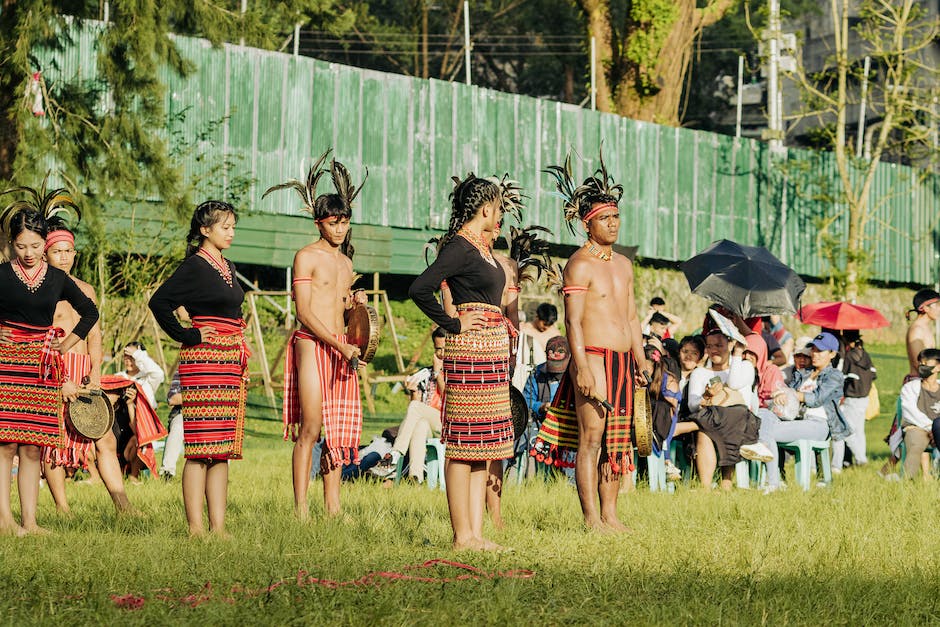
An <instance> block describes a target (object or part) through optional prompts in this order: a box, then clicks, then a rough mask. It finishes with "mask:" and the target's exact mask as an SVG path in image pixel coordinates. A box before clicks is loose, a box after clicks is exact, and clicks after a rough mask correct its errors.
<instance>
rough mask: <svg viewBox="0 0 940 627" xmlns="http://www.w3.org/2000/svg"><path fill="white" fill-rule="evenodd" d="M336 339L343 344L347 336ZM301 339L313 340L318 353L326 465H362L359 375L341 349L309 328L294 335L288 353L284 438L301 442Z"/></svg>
mask: <svg viewBox="0 0 940 627" xmlns="http://www.w3.org/2000/svg"><path fill="white" fill-rule="evenodd" d="M335 337H336V339H338V340H339V341H340V342H345V341H346V336H345V335H337V336H335ZM298 340H310V341H311V342H313V346H314V350H315V351H316V359H317V378H318V379H319V380H320V394H321V396H320V398H321V405H320V407H321V411H320V413H321V417H322V419H323V422H322V424H323V431H324V433H325V434H326V448H325V450H324V454H325V456H324V458H323V459H324V460H325V464H324V465H325V467H326V468H328V469H331V470H332V469H333V468H337V467H340V466H342V465H344V464H351V463H354V462H355V463H358V461H359V441H360V440H361V439H362V400H361V399H360V398H359V376H358V374H357V373H356V371H355V370H354V369H353V368H352V367H351V366H350V364H349V362H348V361H347V360H346V359H345V358H344V357H343V355H342V354H341V353H340V352H339V351H338V350H336V349H335V348H333V347H332V346H330V345H328V344H324V343H323V342H321V341H320V340H318V339H317V338H316V337H315V336H314V335H313V334H312V333H311V332H310V331H308V330H307V329H300V330H299V331H295V332H294V334H293V335H292V336H291V337H290V340H288V342H287V350H286V351H285V353H284V413H283V415H284V439H285V440H286V439H288V438H292V439H293V440H294V441H295V442H296V441H297V434H298V433H299V430H300V426H301V420H302V416H301V411H300V410H301V407H300V389H299V386H300V379H299V377H298V374H297V363H296V361H295V357H294V355H295V352H294V351H295V350H296V349H295V347H294V345H295V344H296V342H297V341H298Z"/></svg>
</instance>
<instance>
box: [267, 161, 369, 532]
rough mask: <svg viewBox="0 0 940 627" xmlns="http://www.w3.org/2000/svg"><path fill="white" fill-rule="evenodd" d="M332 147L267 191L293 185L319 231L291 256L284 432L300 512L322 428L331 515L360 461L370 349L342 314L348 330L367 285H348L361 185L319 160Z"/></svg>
mask: <svg viewBox="0 0 940 627" xmlns="http://www.w3.org/2000/svg"><path fill="white" fill-rule="evenodd" d="M329 153H330V150H327V151H326V152H325V153H324V154H323V155H322V156H321V157H320V158H319V159H318V160H317V162H316V163H315V164H314V165H313V167H311V168H310V170H309V171H308V173H307V178H306V180H305V181H304V182H301V181H296V180H291V181H288V182H286V183H283V184H281V185H276V186H274V187H272V188H270V189H268V190H267V191H266V192H265V196H267V195H268V194H269V193H271V192H272V191H275V190H280V189H293V190H295V191H296V192H297V193H298V195H299V196H300V198H301V202H302V203H303V206H302V210H303V211H305V212H307V213H310V214H312V215H313V217H314V219H315V220H316V225H317V230H318V231H319V234H320V238H319V239H318V240H317V241H315V242H313V243H311V244H308V245H307V246H305V247H303V248H301V249H300V250H299V251H297V254H296V255H295V256H294V272H293V274H294V280H293V285H292V290H293V297H294V302H295V305H296V308H297V320H298V321H299V322H300V324H301V328H300V329H299V330H298V331H296V332H294V334H293V335H292V336H291V338H290V340H289V341H288V344H287V350H286V352H285V364H284V372H285V376H284V410H283V411H284V439H287V438H289V437H291V438H293V440H294V442H295V444H294V451H293V458H292V469H293V484H294V511H295V513H296V515H297V517H298V518H300V519H301V520H307V519H308V518H309V515H310V506H309V504H308V501H307V490H308V488H309V485H310V466H311V463H312V454H313V447H314V445H315V444H316V442H317V440H318V439H319V438H320V433H321V431H324V432H325V436H326V446H325V449H324V454H323V456H322V457H321V463H320V472H321V475H322V477H323V501H324V507H325V510H326V513H327V514H329V515H336V514H338V513H339V512H340V478H341V474H342V468H343V464H349V463H352V462H355V461H358V457H359V440H360V439H361V437H362V405H361V402H360V399H359V379H358V376H357V372H356V371H357V368H358V364H359V360H360V358H363V360H368V359H369V358H370V357H371V355H365V354H363V352H362V351H363V349H364V348H366V347H360V346H357V345H356V344H354V343H353V342H352V338H350V337H349V336H348V335H347V334H346V333H345V331H346V327H347V322H349V323H350V328H349V331H350V333H351V332H352V331H353V325H352V324H351V323H352V322H353V321H354V320H355V319H358V316H357V314H361V313H362V312H364V311H365V307H364V303H365V293H364V292H363V291H361V290H359V291H356V292H355V293H353V292H352V284H353V282H354V278H355V275H354V274H353V266H352V256H353V247H352V245H351V244H350V243H349V239H350V229H349V221H350V218H351V217H352V204H353V201H354V200H355V198H356V196H357V195H358V194H359V191H360V190H361V189H362V185H360V186H359V187H358V188H357V187H355V186H354V185H353V183H352V181H351V179H350V176H349V172H348V171H347V170H346V168H345V166H343V164H342V163H340V162H338V161H336V160H335V159H333V160H332V161H331V163H330V167H329V168H328V169H327V168H325V167H322V166H323V164H324V163H325V161H326V159H327V157H328V155H329ZM326 174H329V175H330V178H331V179H332V182H333V186H334V187H335V189H336V193H334V194H321V195H320V196H317V195H316V191H317V184H318V182H319V181H320V179H321V178H322V177H323V176H324V175H326ZM372 320H373V322H374V314H373V318H372ZM375 339H376V341H377V338H375ZM373 351H374V343H373Z"/></svg>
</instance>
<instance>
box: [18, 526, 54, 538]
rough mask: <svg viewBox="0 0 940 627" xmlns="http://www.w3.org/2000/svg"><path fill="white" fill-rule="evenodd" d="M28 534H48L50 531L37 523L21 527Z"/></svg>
mask: <svg viewBox="0 0 940 627" xmlns="http://www.w3.org/2000/svg"><path fill="white" fill-rule="evenodd" d="M23 531H25V532H26V533H27V534H28V535H31V536H48V535H49V534H51V533H52V532H51V531H49V530H48V529H46V528H45V527H40V526H39V525H30V526H29V527H23Z"/></svg>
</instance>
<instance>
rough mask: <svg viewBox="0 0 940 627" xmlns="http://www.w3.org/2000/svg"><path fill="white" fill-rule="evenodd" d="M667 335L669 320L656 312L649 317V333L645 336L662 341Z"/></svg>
mask: <svg viewBox="0 0 940 627" xmlns="http://www.w3.org/2000/svg"><path fill="white" fill-rule="evenodd" d="M667 333H669V318H667V317H666V316H664V315H663V314H661V313H659V312H658V311H657V312H655V313H654V314H653V315H652V316H650V323H649V333H647V335H649V336H651V337H655V338H657V339H659V340H662V339H663V338H664V337H666V334H667Z"/></svg>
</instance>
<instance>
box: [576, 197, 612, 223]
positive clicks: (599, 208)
mask: <svg viewBox="0 0 940 627" xmlns="http://www.w3.org/2000/svg"><path fill="white" fill-rule="evenodd" d="M606 209H619V207H618V206H617V203H615V202H605V203H601V204H599V205H597V206H596V207H594V208H593V209H591V210H590V211H588V212H587V213H586V214H585V216H584V217H583V218H581V219H582V220H584V221H585V222H587V221H588V220H590V219H591V218H593V217H594V216H596V215H597V214H599V213H600V212H601V211H604V210H606Z"/></svg>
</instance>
